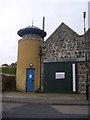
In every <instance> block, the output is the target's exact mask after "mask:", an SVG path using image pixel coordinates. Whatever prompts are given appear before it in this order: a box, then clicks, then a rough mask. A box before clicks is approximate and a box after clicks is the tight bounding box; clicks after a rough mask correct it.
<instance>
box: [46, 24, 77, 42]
mask: <svg viewBox="0 0 90 120" xmlns="http://www.w3.org/2000/svg"><path fill="white" fill-rule="evenodd" d="M63 25H64V26H65V27H67V28H68V29H69V30H70V31H73V32H74V33H75V34H76V35H78V36H79V34H78V33H76V32H75V31H74V30H73V29H72V28H70V27H69V26H68V25H66V24H65V23H64V22H62V23H61V24H60V25H59V26H58V27H57V28H56V29H55V30H54V32H53V33H52V34H51V35H50V36H49V37H48V38H47V40H48V39H49V38H50V37H51V36H52V35H54V34H55V33H56V32H57V30H58V29H60V28H61V27H62V26H63ZM47 40H46V41H47Z"/></svg>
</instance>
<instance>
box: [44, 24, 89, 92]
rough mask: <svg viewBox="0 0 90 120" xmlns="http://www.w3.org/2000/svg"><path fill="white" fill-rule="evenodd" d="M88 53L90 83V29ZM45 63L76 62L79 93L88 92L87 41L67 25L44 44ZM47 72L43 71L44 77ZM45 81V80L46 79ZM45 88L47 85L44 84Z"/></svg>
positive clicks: (62, 25)
mask: <svg viewBox="0 0 90 120" xmlns="http://www.w3.org/2000/svg"><path fill="white" fill-rule="evenodd" d="M86 36H87V52H88V80H89V83H90V29H88V31H87V32H86ZM42 47H43V53H44V56H43V59H44V63H50V62H60V63H61V62H76V65H77V71H76V72H77V78H76V79H77V92H79V93H85V92H86V69H85V67H86V66H85V39H84V35H79V34H77V33H76V32H75V31H73V30H72V29H71V28H70V27H68V26H67V25H66V24H64V23H61V25H60V26H59V27H58V28H57V29H56V30H55V31H54V32H53V33H52V34H51V35H50V37H49V38H48V39H47V40H46V41H45V42H44V44H43V46H42ZM44 74H45V71H44V70H43V75H44ZM44 79H45V78H44ZM42 84H43V85H44V86H45V84H44V83H43V82H42Z"/></svg>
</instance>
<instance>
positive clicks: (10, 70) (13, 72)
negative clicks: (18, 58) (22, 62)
mask: <svg viewBox="0 0 90 120" xmlns="http://www.w3.org/2000/svg"><path fill="white" fill-rule="evenodd" d="M2 73H4V74H11V75H16V68H14V67H12V68H10V67H6V68H2Z"/></svg>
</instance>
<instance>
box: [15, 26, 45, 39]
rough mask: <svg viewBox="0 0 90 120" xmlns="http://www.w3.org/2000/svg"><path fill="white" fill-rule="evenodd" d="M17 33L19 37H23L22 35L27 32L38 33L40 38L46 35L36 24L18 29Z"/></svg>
mask: <svg viewBox="0 0 90 120" xmlns="http://www.w3.org/2000/svg"><path fill="white" fill-rule="evenodd" d="M17 34H18V35H19V36H20V37H23V36H24V35H27V34H36V35H39V36H40V37H41V38H44V37H45V36H46V32H45V31H43V30H41V29H39V28H38V27H36V26H29V27H26V28H23V29H20V30H19V31H18V32H17Z"/></svg>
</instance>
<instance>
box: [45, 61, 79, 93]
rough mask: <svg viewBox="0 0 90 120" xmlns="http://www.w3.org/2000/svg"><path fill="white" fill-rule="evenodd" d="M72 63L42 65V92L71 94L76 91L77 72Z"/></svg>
mask: <svg viewBox="0 0 90 120" xmlns="http://www.w3.org/2000/svg"><path fill="white" fill-rule="evenodd" d="M76 70H77V68H76V63H75V62H74V63H73V62H46V63H44V91H43V92H52V93H53V92H55V93H64V92H65V93H71V92H76V91H77V81H76V79H77V75H76V74H77V72H76Z"/></svg>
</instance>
